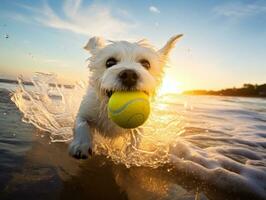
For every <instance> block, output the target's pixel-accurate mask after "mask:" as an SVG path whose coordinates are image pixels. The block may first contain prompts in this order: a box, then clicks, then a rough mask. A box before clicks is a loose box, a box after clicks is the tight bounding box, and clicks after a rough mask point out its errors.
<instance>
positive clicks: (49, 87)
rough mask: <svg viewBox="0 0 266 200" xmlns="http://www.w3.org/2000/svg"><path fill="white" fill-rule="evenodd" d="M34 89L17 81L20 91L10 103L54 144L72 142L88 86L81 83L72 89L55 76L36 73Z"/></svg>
mask: <svg viewBox="0 0 266 200" xmlns="http://www.w3.org/2000/svg"><path fill="white" fill-rule="evenodd" d="M31 81H32V83H33V86H28V85H25V84H24V83H23V77H19V78H18V82H19V87H18V89H17V90H16V91H15V92H14V93H13V95H12V98H11V100H12V101H13V102H14V103H15V104H16V106H17V107H18V108H19V110H20V111H21V112H22V113H23V121H24V122H26V123H31V124H33V125H34V126H35V127H37V128H38V129H40V130H42V131H45V132H48V133H49V134H50V138H51V141H52V142H67V141H70V140H71V139H72V135H73V133H72V129H73V122H74V119H75V115H76V113H77V111H78V106H79V103H80V100H81V98H82V96H83V94H84V92H85V84H84V83H82V82H80V83H76V84H75V86H74V87H73V88H72V89H70V88H67V87H65V86H63V85H60V84H58V83H57V78H56V75H55V74H44V73H35V74H34V76H33V77H32V79H31Z"/></svg>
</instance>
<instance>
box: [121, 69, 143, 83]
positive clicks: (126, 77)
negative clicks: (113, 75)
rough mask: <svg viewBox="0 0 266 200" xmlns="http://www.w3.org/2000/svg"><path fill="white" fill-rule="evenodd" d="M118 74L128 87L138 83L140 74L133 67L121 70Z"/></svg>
mask: <svg viewBox="0 0 266 200" xmlns="http://www.w3.org/2000/svg"><path fill="white" fill-rule="evenodd" d="M118 76H119V79H120V81H121V82H122V84H123V85H124V86H126V87H132V86H134V85H136V83H137V80H138V78H139V77H138V74H137V73H136V72H135V71H133V70H131V69H126V70H124V71H122V72H120V73H119V75H118Z"/></svg>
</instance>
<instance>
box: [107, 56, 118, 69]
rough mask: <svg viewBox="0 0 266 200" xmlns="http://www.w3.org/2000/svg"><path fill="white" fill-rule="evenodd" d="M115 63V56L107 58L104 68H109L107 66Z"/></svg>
mask: <svg viewBox="0 0 266 200" xmlns="http://www.w3.org/2000/svg"><path fill="white" fill-rule="evenodd" d="M116 63H117V60H116V59H115V58H109V59H108V60H107V61H106V64H105V65H106V68H109V67H112V66H113V65H116Z"/></svg>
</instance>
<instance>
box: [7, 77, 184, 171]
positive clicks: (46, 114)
mask: <svg viewBox="0 0 266 200" xmlns="http://www.w3.org/2000/svg"><path fill="white" fill-rule="evenodd" d="M18 81H19V87H18V89H17V90H16V91H15V92H14V93H13V96H12V101H13V102H14V103H15V104H16V105H17V107H18V108H19V109H20V111H21V112H22V113H23V121H24V122H26V123H31V124H33V125H34V126H35V127H37V128H38V129H40V130H42V131H45V132H47V133H48V134H49V136H50V139H51V142H68V141H71V140H72V136H73V125H74V120H75V116H76V114H77V111H78V107H79V105H80V102H81V99H82V96H83V95H84V92H85V89H86V85H85V84H84V83H77V84H75V85H74V86H73V87H71V89H70V88H66V87H64V86H63V85H59V84H58V82H57V78H56V75H55V74H44V73H35V74H34V76H33V77H32V80H31V81H32V83H33V86H26V85H25V84H24V83H23V78H22V77H19V78H18ZM152 106H153V107H154V109H153V112H152V113H151V115H150V118H149V120H148V122H147V123H146V124H145V126H142V127H141V128H137V129H133V130H132V131H131V134H129V135H123V136H121V137H119V138H116V139H112V140H111V139H109V138H106V137H103V136H102V135H101V134H99V133H97V131H96V132H95V134H94V141H93V144H94V147H93V149H94V152H95V153H96V154H104V155H106V156H107V157H109V158H111V159H112V160H113V161H114V162H115V163H123V164H125V165H126V166H127V167H130V166H132V165H133V166H150V167H158V166H159V165H161V164H162V163H166V162H168V152H169V144H170V143H172V142H174V141H175V140H176V139H177V138H178V135H179V134H181V133H182V131H183V124H182V116H179V115H178V114H177V112H174V113H170V112H169V114H164V115H161V113H162V112H164V109H165V107H164V106H163V104H160V103H154V104H153V105H152ZM158 116H160V117H158ZM140 138H141V141H138V140H140Z"/></svg>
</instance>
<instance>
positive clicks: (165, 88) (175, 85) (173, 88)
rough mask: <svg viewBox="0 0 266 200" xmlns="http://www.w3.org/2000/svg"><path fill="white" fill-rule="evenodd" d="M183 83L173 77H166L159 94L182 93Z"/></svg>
mask: <svg viewBox="0 0 266 200" xmlns="http://www.w3.org/2000/svg"><path fill="white" fill-rule="evenodd" d="M181 86H182V83H181V82H178V81H177V80H174V79H173V78H171V77H169V76H168V77H167V76H166V77H165V78H164V79H163V82H162V85H161V87H160V89H159V92H158V94H159V95H163V94H167V93H176V94H180V93H182V91H183V90H182V88H181Z"/></svg>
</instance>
